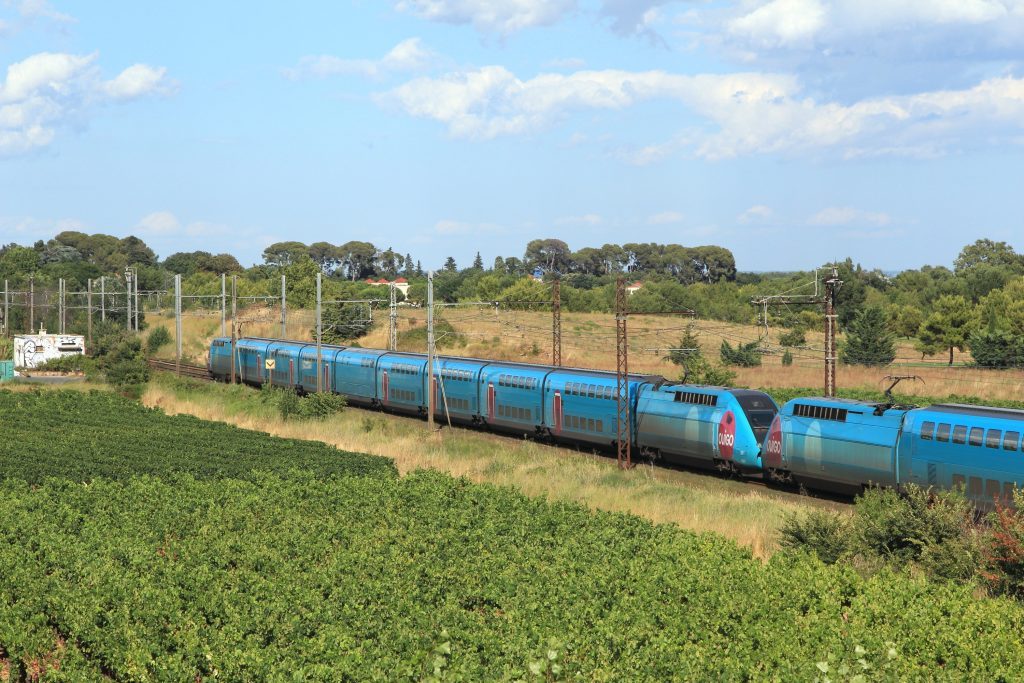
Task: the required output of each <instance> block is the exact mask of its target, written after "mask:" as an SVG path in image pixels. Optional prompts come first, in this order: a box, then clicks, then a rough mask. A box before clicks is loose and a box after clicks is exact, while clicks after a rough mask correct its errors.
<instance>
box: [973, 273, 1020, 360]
mask: <svg viewBox="0 0 1024 683" xmlns="http://www.w3.org/2000/svg"><path fill="white" fill-rule="evenodd" d="M978 310H979V313H980V315H979V322H980V329H978V330H975V332H974V333H972V334H971V336H970V337H969V339H968V342H967V343H968V346H969V347H970V349H971V357H972V358H973V359H974V362H975V363H977V364H978V365H980V366H982V367H987V368H1011V367H1022V366H1024V278H1018V279H1016V280H1014V281H1013V282H1010V283H1009V284H1008V285H1007V286H1006V287H1005V288H1003V289H1001V290H997V291H994V292H992V293H991V294H989V295H988V296H986V297H985V298H984V299H983V300H982V302H981V305H980V306H979V307H978Z"/></svg>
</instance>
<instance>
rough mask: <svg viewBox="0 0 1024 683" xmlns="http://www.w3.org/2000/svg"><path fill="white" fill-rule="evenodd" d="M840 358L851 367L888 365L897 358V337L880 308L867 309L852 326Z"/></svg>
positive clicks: (848, 331) (871, 307)
mask: <svg viewBox="0 0 1024 683" xmlns="http://www.w3.org/2000/svg"><path fill="white" fill-rule="evenodd" d="M839 355H840V358H841V359H842V361H843V362H844V363H847V364H849V365H888V364H889V363H891V362H893V360H894V359H895V358H896V335H894V334H893V333H892V332H891V331H890V330H889V323H888V320H887V319H886V316H885V311H883V310H882V309H881V308H880V307H878V306H870V307H868V308H865V309H864V310H862V311H861V312H860V313H858V314H857V317H856V318H855V319H854V321H853V322H852V323H851V324H850V328H849V329H848V330H847V334H846V343H845V344H844V345H843V347H842V350H841V351H840V354H839Z"/></svg>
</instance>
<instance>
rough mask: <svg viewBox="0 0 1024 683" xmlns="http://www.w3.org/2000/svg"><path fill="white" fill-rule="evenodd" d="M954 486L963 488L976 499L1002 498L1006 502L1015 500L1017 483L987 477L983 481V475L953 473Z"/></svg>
mask: <svg viewBox="0 0 1024 683" xmlns="http://www.w3.org/2000/svg"><path fill="white" fill-rule="evenodd" d="M953 488H963V489H964V490H965V491H966V492H967V495H968V496H970V497H971V498H975V499H979V500H980V499H985V500H996V499H1001V502H1002V503H1004V504H1009V503H1012V502H1013V491H1014V489H1016V488H1017V483H1016V482H1013V481H999V480H997V479H986V480H985V481H984V483H982V479H981V477H970V478H969V479H968V478H967V477H965V476H964V475H962V474H954V475H953Z"/></svg>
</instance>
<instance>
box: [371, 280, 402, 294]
mask: <svg viewBox="0 0 1024 683" xmlns="http://www.w3.org/2000/svg"><path fill="white" fill-rule="evenodd" d="M366 284H368V285H373V286H374V287H387V286H388V285H390V284H392V281H390V280H385V279H384V278H380V279H379V280H374V279H373V278H372V277H369V278H366ZM394 285H395V289H397V290H398V291H399V292H401V293H402V296H409V281H408V280H406V279H405V278H404V277H399V278H395V280H394Z"/></svg>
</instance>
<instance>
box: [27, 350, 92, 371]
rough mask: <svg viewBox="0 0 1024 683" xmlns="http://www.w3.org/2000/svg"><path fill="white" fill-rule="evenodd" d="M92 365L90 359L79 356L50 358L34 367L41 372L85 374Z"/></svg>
mask: <svg viewBox="0 0 1024 683" xmlns="http://www.w3.org/2000/svg"><path fill="white" fill-rule="evenodd" d="M93 365H94V363H93V361H92V359H90V358H88V357H87V356H83V355H80V354H72V355H67V356H61V357H60V358H51V359H49V360H48V361H46V362H45V363H42V364H41V365H39V366H37V367H36V370H41V371H43V372H85V371H86V370H88V369H91V367H92V366H93Z"/></svg>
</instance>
